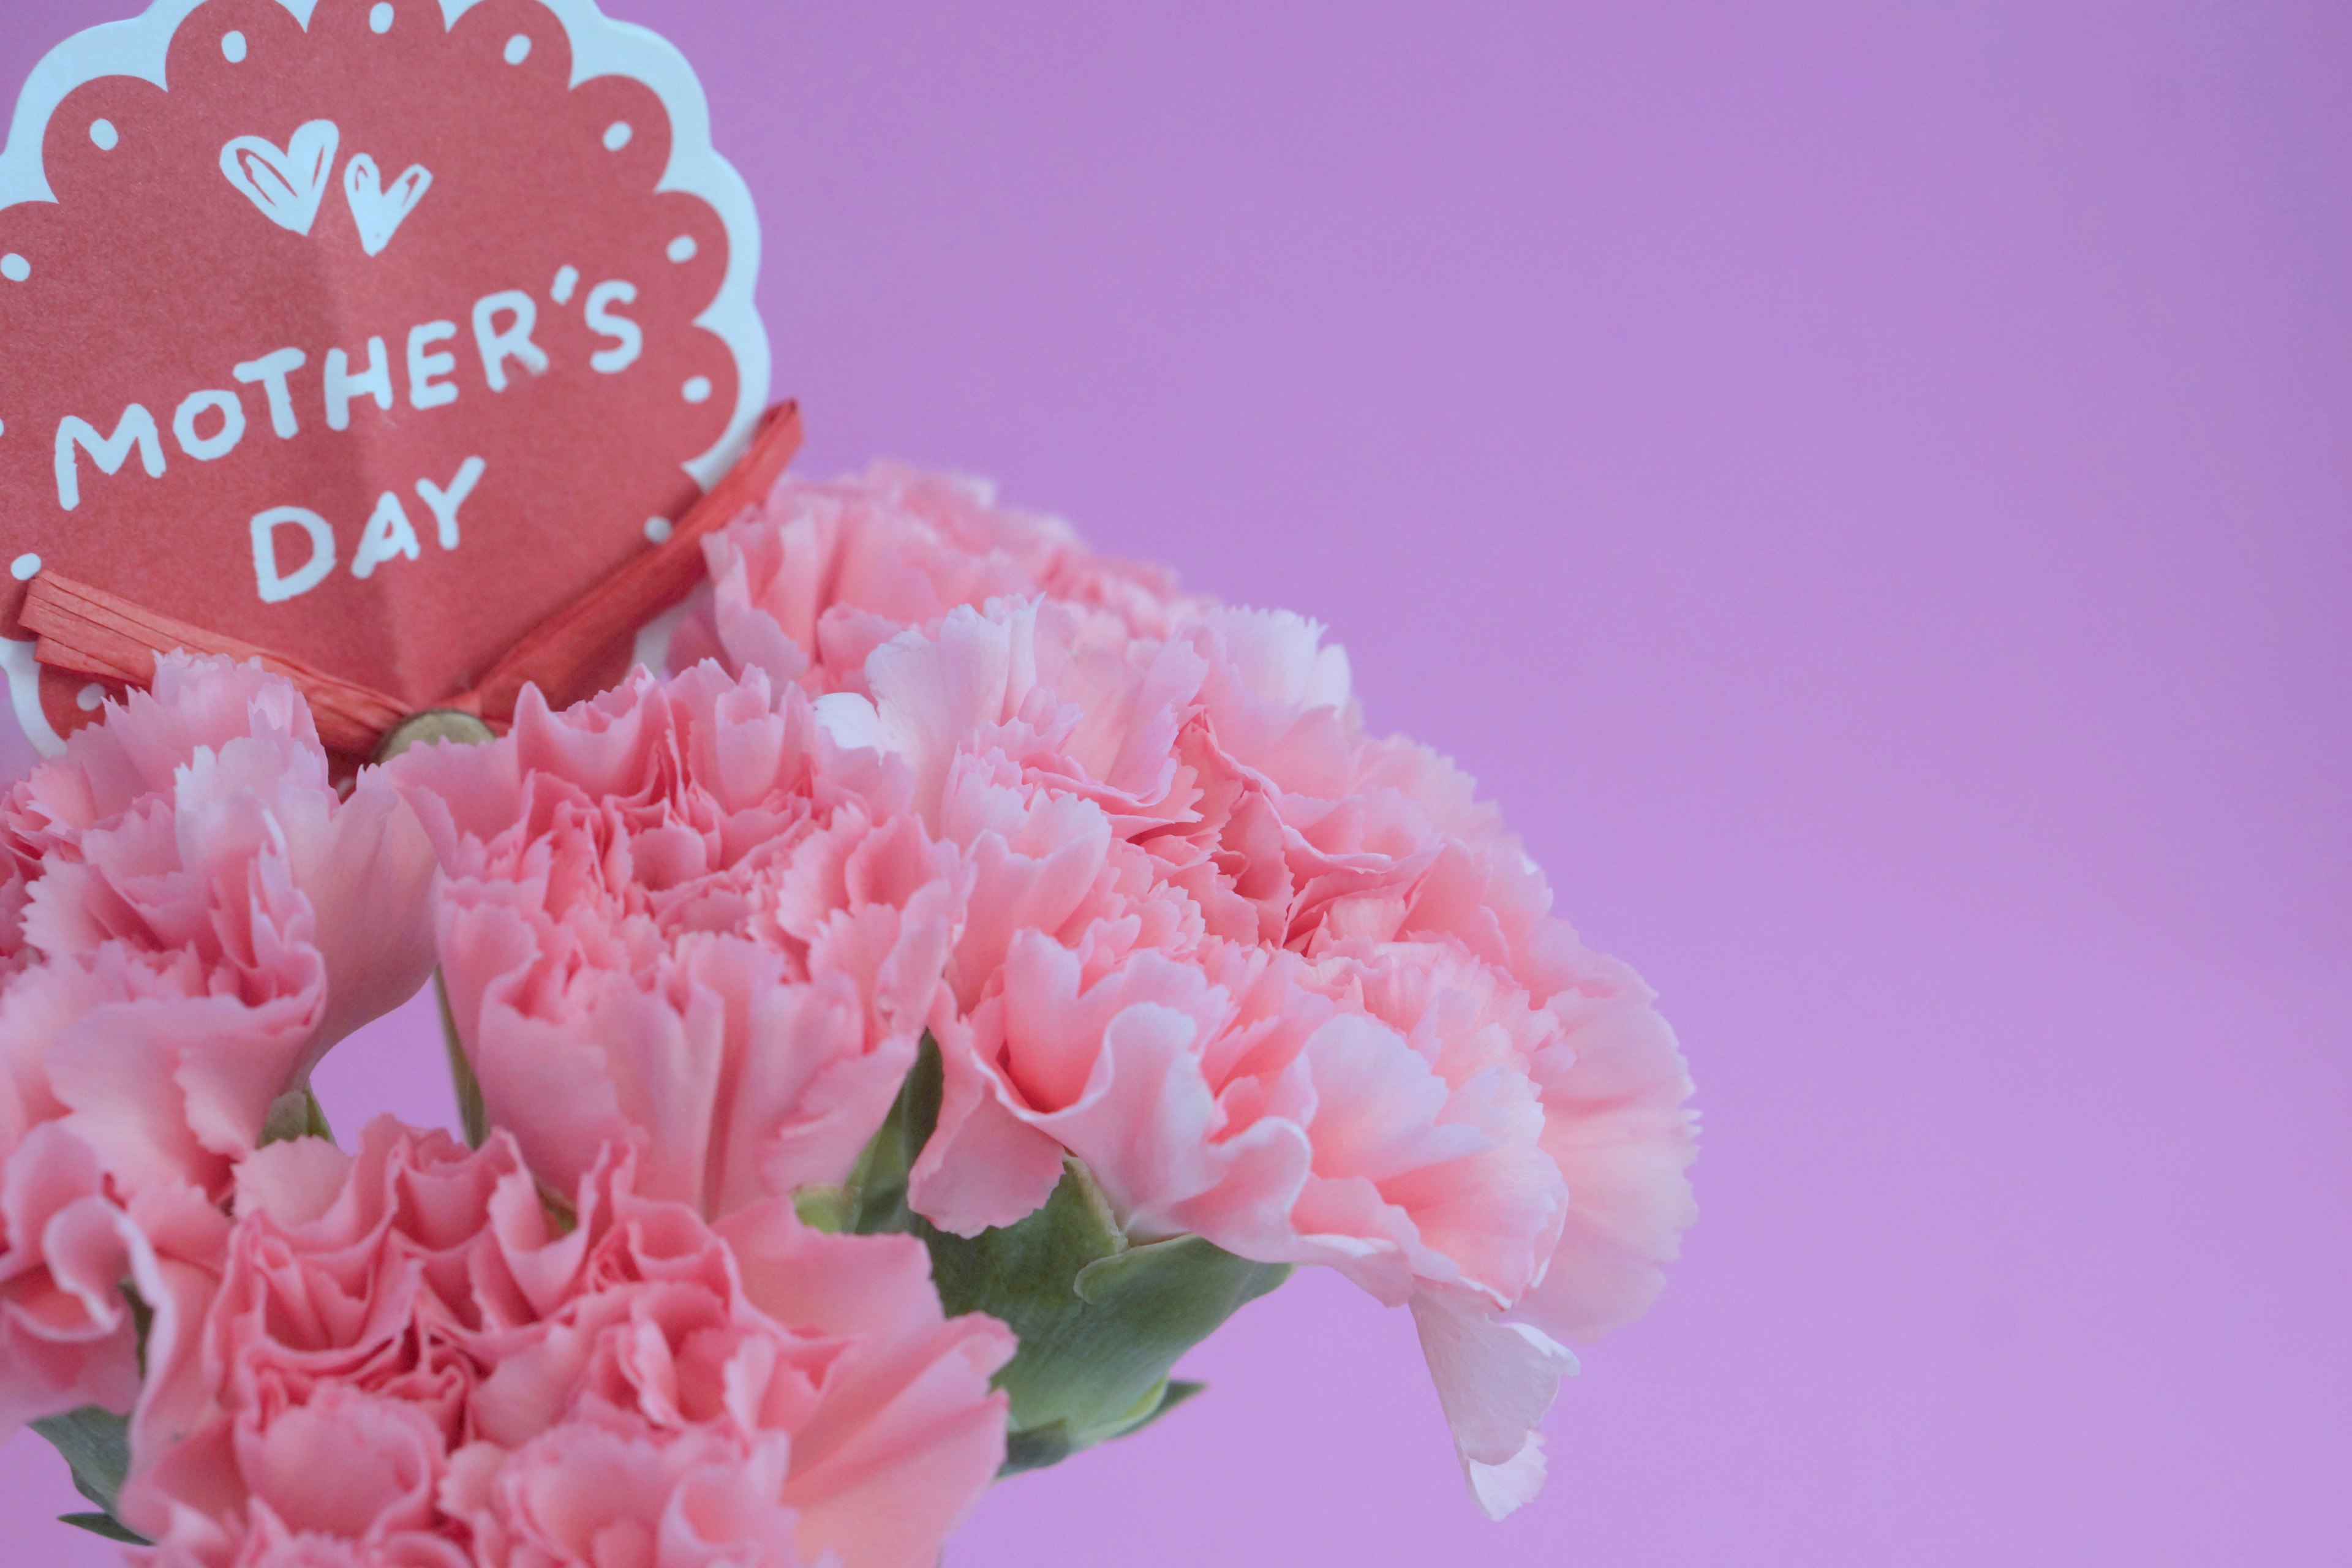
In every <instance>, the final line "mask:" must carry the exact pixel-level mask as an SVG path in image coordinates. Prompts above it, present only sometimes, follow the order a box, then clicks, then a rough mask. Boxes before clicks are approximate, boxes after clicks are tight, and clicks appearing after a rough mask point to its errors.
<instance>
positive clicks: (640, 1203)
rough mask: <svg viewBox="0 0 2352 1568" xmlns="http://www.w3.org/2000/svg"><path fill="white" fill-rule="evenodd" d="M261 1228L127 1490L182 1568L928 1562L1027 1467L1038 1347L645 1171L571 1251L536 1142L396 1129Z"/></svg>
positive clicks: (908, 1271) (310, 1158)
mask: <svg viewBox="0 0 2352 1568" xmlns="http://www.w3.org/2000/svg"><path fill="white" fill-rule="evenodd" d="M237 1207H238V1217H237V1220H236V1226H235V1230H234V1232H233V1234H232V1235H231V1237H230V1238H229V1242H228V1247H227V1254H228V1261H227V1265H226V1271H225V1274H224V1277H223V1279H222V1281H221V1285H220V1289H219V1290H218V1292H217V1294H216V1296H215V1298H214V1300H212V1302H211V1304H210V1307H209V1310H207V1311H206V1313H205V1317H204V1321H203V1326H202V1331H201V1334H200V1335H199V1336H197V1340H196V1342H195V1343H194V1345H193V1346H190V1347H184V1348H183V1349H182V1350H181V1351H180V1356H181V1359H182V1360H184V1361H192V1362H194V1363H195V1364H196V1365H197V1366H198V1368H199V1369H200V1373H199V1375H198V1376H197V1377H196V1378H195V1379H194V1380H193V1383H194V1389H195V1397H194V1398H193V1399H190V1398H188V1397H186V1396H185V1394H183V1395H182V1396H181V1397H180V1399H179V1400H178V1402H177V1403H176V1404H175V1405H173V1408H171V1409H169V1410H168V1411H166V1410H163V1409H156V1410H154V1411H152V1413H143V1414H152V1419H151V1420H149V1421H148V1422H147V1423H146V1424H145V1425H144V1426H142V1428H141V1435H140V1447H139V1451H138V1453H137V1455H136V1458H137V1461H138V1464H137V1468H136V1470H135V1472H134V1479H133V1480H132V1481H131V1485H130V1486H129V1487H128V1488H127V1489H125V1492H124V1497H123V1505H124V1515H125V1518H126V1519H127V1520H128V1521H130V1522H131V1524H132V1525H133V1526H134V1527H135V1528H139V1529H142V1530H143V1531H146V1532H147V1533H149V1534H150V1535H151V1536H152V1538H153V1539H154V1540H155V1542H157V1545H156V1550H155V1553H154V1562H155V1563H156V1564H157V1565H158V1568H232V1565H234V1568H247V1565H250V1564H259V1563H271V1564H277V1563H286V1564H301V1565H305V1568H308V1565H310V1564H329V1565H341V1564H345V1563H349V1564H362V1563H363V1564H367V1565H369V1568H379V1565H383V1568H457V1565H458V1564H461V1563H463V1564H475V1565H488V1568H542V1565H551V1564H557V1563H583V1564H585V1563H595V1564H599V1565H600V1568H601V1565H603V1564H610V1563H620V1564H637V1563H644V1564H649V1565H654V1568H672V1565H675V1568H703V1565H711V1568H716V1565H718V1564H727V1565H730V1568H736V1565H742V1564H759V1565H761V1568H770V1565H772V1568H792V1565H794V1564H800V1563H812V1564H813V1563H819V1562H832V1563H839V1564H841V1565H842V1568H929V1564H931V1563H933V1561H934V1560H935V1559H936V1557H937V1555H938V1552H939V1549H940V1542H942V1541H943V1540H944V1539H945V1537H946V1535H947V1534H948V1532H949V1531H950V1530H951V1529H952V1528H953V1527H954V1525H955V1523H956V1522H957V1521H958V1520H960V1519H961V1516H962V1514H963V1513H964V1512H965V1511H966V1510H968V1509H969V1507H970V1506H971V1503H972V1501H973V1500H975V1499H976V1498H977V1497H978V1495H979V1493H980V1491H981V1490H982V1488H983V1487H984V1486H985V1485H986V1484H987V1482H988V1480H989V1479H990V1478H991V1477H992V1475H993V1474H994V1472H995V1470H996V1468H997V1467H998V1465H999V1464H1000V1463H1002V1461H1003V1452H1004V1437H1003V1423H1004V1400H1003V1395H1002V1394H992V1393H991V1392H990V1391H989V1387H988V1384H989V1379H990V1376H991V1374H992V1373H993V1372H994V1371H995V1370H996V1368H997V1367H998V1366H999V1365H1001V1364H1002V1363H1003V1361H1004V1360H1005V1359H1006V1358H1007V1357H1008V1356H1009V1355H1010V1354H1011V1353H1012V1349H1013V1345H1012V1339H1011V1336H1010V1334H1008V1333H1007V1332H1006V1331H1004V1329H1003V1327H1002V1326H1001V1325H999V1324H997V1323H995V1322H994V1321H991V1320H989V1319H985V1318H977V1317H973V1318H963V1319H958V1320H955V1321H947V1320H946V1319H944V1318H943V1317H942V1315H941V1313H940V1308H939V1302H938V1298H937V1297H936V1296H935V1295H934V1294H933V1292H932V1290H931V1288H930V1284H929V1264H928V1260H927V1259H926V1258H925V1256H924V1253H923V1249H922V1247H921V1245H920V1243H919V1242H917V1241H915V1240H913V1239H912V1238H911V1237H828V1236H824V1235H821V1234H819V1233H816V1232H814V1231H810V1230H808V1229H806V1228H805V1227H803V1226H802V1225H801V1224H800V1222H799V1221H798V1220H797V1219H796V1218H794V1217H793V1214H792V1211H791V1208H790V1205H788V1204H782V1203H772V1204H763V1205H754V1206H752V1207H751V1208H747V1209H745V1210H742V1211H741V1212H740V1213H738V1214H737V1215H733V1216H731V1217H730V1220H729V1221H728V1222H727V1223H726V1224H725V1226H722V1227H720V1228H719V1229H717V1230H714V1229H713V1228H711V1227H710V1226H707V1225H705V1224H704V1222H703V1221H702V1220H701V1219H700V1218H699V1217H698V1216H697V1215H696V1214H695V1213H694V1211H693V1210H692V1209H691V1208H688V1207H687V1206H684V1205H677V1204H669V1203H662V1202H656V1201H654V1200H651V1199H647V1198H645V1197H641V1196H639V1195H638V1194H636V1192H635V1181H634V1162H633V1157H632V1156H629V1155H627V1154H623V1155H622V1156H621V1157H620V1158H619V1159H617V1161H615V1160H612V1159H603V1160H600V1161H599V1162H598V1163H597V1164H596V1166H595V1167H594V1169H593V1171H592V1172H591V1173H590V1174H589V1176H588V1177H587V1178H586V1179H585V1180H583V1183H582V1184H581V1185H580V1186H579V1188H578V1189H577V1201H576V1224H574V1225H573V1226H572V1227H571V1228H570V1229H569V1230H565V1231H559V1230H558V1228H557V1227H556V1226H553V1225H552V1224H551V1223H550V1221H549V1219H548V1217H547V1215H546V1213H545V1211H544V1210H543V1208H542V1207H541V1197H540V1195H539V1189H538V1187H537V1186H536V1184H534V1181H533V1179H532V1176H531V1174H530V1172H529V1171H528V1170H527V1169H526V1168H525V1166H524V1165H523V1163H522V1161H521V1158H520V1153H519V1152H518V1150H517V1146H516V1144H515V1142H514V1141H513V1140H512V1139H510V1138H509V1137H508V1136H506V1135H505V1134H503V1133H496V1134H493V1135H492V1137H491V1139H490V1141H489V1142H488V1143H486V1144H485V1145H484V1147H483V1148H482V1149H480V1150H479V1151H477V1152H467V1151H466V1150H464V1149H462V1148H460V1147H458V1146H457V1145H456V1144H454V1143H452V1142H450V1141H449V1140H448V1139H447V1138H446V1137H445V1136H444V1135H442V1134H440V1133H437V1132H416V1131H410V1130H407V1129H404V1128H402V1127H400V1126H399V1125H398V1124H397V1123H395V1122H394V1121H391V1120H390V1119H384V1120H382V1121H377V1122H376V1123H374V1124H373V1125H372V1126H371V1127H370V1128H369V1129H368V1130H367V1132H366V1134H365V1136H364V1138H363V1139H362V1147H361V1151H360V1152H359V1154H358V1155H357V1156H356V1157H347V1156H345V1155H343V1154H341V1152H338V1151H336V1150H335V1149H333V1148H332V1147H331V1146H330V1145H327V1144H325V1143H323V1142H319V1141H316V1140H302V1141H299V1142H291V1143H283V1144H275V1145H272V1146H270V1147H269V1148H267V1149H264V1150H262V1151H260V1152H258V1153H257V1154H256V1155H254V1156H253V1157H252V1158H251V1159H250V1160H248V1161H247V1163H246V1164H245V1166H244V1168H243V1169H242V1170H241V1172H240V1173H239V1191H238V1199H237ZM190 1382H191V1380H188V1379H184V1378H183V1379H180V1380H179V1384H178V1386H179V1387H181V1388H183V1389H185V1388H186V1387H187V1386H189V1384H190Z"/></svg>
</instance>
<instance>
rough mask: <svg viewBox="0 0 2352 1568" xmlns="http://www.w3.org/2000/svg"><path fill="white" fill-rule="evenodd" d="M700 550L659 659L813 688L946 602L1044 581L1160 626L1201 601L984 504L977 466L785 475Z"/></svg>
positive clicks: (847, 674)
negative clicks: (685, 608)
mask: <svg viewBox="0 0 2352 1568" xmlns="http://www.w3.org/2000/svg"><path fill="white" fill-rule="evenodd" d="M703 552H704V554H705V555H706V557H707V558H708V561H709V570H710V584H711V585H710V588H709V591H708V592H707V593H706V594H705V595H701V596H699V597H698V599H697V600H696V602H695V605H694V607H693V609H692V610H691V611H690V612H689V614H688V616H687V618H686V620H685V622H684V623H683V624H682V625H681V626H680V627H679V628H678V632H677V640H676V641H675V642H674V643H673V644H672V651H671V658H670V665H671V668H674V669H684V668H688V667H690V666H692V665H693V664H695V663H696V662H697V661H698V660H700V659H703V658H716V659H718V660H719V662H721V663H722V664H725V665H726V666H727V667H728V668H730V669H734V670H741V669H745V668H761V669H764V670H766V671H767V672H768V675H769V677H770V678H771V679H773V680H774V681H775V682H776V683H777V684H779V685H782V684H783V683H784V682H787V681H800V682H802V683H803V685H805V686H807V688H808V689H810V690H811V691H814V692H825V691H834V690H843V689H848V690H863V689H865V675H864V671H865V665H866V656H867V655H868V654H870V653H872V652H873V651H874V649H876V648H877V647H881V646H882V645H883V644H884V643H886V642H887V641H889V640H890V638H892V637H895V636H897V635H898V633H899V632H901V631H904V630H906V629H908V627H916V628H924V629H928V628H929V627H931V626H936V625H937V624H938V622H939V621H940V617H941V616H945V615H946V614H947V612H948V611H950V610H951V609H954V608H956V607H957V606H959V605H971V606H977V605H984V604H986V603H987V602H988V601H989V600H991V599H993V598H998V597H1011V598H1029V597H1034V596H1035V595H1041V594H1042V595H1047V596H1049V597H1051V598H1054V599H1055V600H1058V601H1061V602H1063V603H1065V604H1067V605H1072V606H1075V607H1078V608H1081V609H1083V610H1084V611H1086V612H1087V614H1088V615H1089V616H1098V617H1102V618H1105V619H1107V620H1108V621H1109V622H1111V623H1112V624H1115V625H1116V626H1118V628H1119V629H1120V630H1121V632H1122V633H1124V634H1135V635H1147V636H1153V637H1160V636H1164V635H1166V633H1167V631H1168V629H1169V628H1170V626H1171V625H1173V624H1174V623H1175V622H1176V621H1178V620H1180V619H1182V618H1184V617H1186V616H1189V615H1190V614H1192V612H1193V610H1194V608H1195V607H1196V606H1197V605H1200V603H1201V602H1200V601H1197V600H1192V599H1190V598H1187V597H1186V596H1184V595H1181V594H1179V593H1178V592H1177V590H1176V586H1175V583H1174V581H1173V579H1172V578H1171V577H1170V576H1169V575H1168V574H1166V573H1164V572H1161V571H1159V570H1158V569H1156V568H1153V567H1149V566H1142V565H1138V564H1134V563H1128V562H1122V561H1114V560H1110V559H1108V558H1106V557H1103V556H1098V555H1096V554H1095V553H1093V552H1091V551H1089V550H1087V548H1086V546H1085V545H1084V544H1082V543H1081V542H1079V540H1078V537H1077V535H1076V533H1075V532H1074V531H1072V530H1071V529H1070V527H1069V525H1068V524H1067V523H1065V522H1063V521H1060V520H1059V519H1056V518H1046V517H1039V516H1034V515H1032V514H1029V513H1025V512H1020V511H1014V510H1008V509H1004V508H1001V507H999V506H997V505H996V503H995V497H994V494H993V492H992V489H991V488H990V487H989V486H988V485H986V484H985V483H983V482H982V481H979V480H974V479H957V478H952V477H948V476H943V475H936V474H927V473H923V472H921V471H919V470H918V469H914V468H907V467H905V466H903V465H900V464H895V463H877V464H875V465H874V466H873V467H872V468H868V469H867V470H866V472H865V473H864V474H862V475H858V476H855V477H852V478H847V479H839V480H835V481H834V482H833V483H830V484H814V483H811V482H809V481H807V480H805V479H795V478H793V477H790V476H787V477H786V478H785V479H783V480H782V482H780V483H779V484H778V485H777V486H776V489H775V490H774V491H773V492H772V494H771V495H770V496H769V497H768V499H767V500H765V501H764V502H763V503H761V505H760V506H758V507H755V508H753V509H752V510H751V511H749V512H747V513H746V514H745V515H744V516H742V517H740V518H739V519H737V520H735V521H733V522H731V523H730V524H729V526H728V527H726V528H725V529H722V530H721V531H719V532H717V533H715V534H713V535H711V536H710V537H709V539H708V540H707V541H705V542H704V544H703Z"/></svg>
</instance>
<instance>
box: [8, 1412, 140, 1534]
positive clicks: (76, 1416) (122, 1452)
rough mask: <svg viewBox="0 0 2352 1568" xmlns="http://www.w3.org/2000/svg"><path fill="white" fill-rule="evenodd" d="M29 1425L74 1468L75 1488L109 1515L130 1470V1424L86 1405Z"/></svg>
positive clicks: (122, 1418) (48, 1416)
mask: <svg viewBox="0 0 2352 1568" xmlns="http://www.w3.org/2000/svg"><path fill="white" fill-rule="evenodd" d="M32 1426H33V1430H34V1431H36V1432H38V1433H39V1434H40V1435H41V1436H44V1437H47V1439H48V1440H49V1445H50V1447H54V1448H56V1449H57V1451H58V1453H60V1454H63V1455H64V1456H65V1458H66V1463H67V1464H68V1466H70V1467H71V1468H72V1469H73V1479H74V1489H75V1490H76V1491H78V1492H79V1493H81V1495H82V1496H84V1497H86V1498H88V1499H89V1500H90V1501H92V1502H94V1503H96V1504H97V1505H98V1506H99V1507H100V1508H102V1509H104V1510H106V1511H107V1512H108V1513H109V1514H111V1513H112V1512H113V1511H114V1499H115V1495H116V1494H117V1493H118V1492H120V1491H121V1489H122V1478H123V1477H124V1476H126V1475H128V1474H129V1473H130V1470H131V1423H130V1421H129V1420H128V1419H127V1418H125V1417H123V1416H121V1415H116V1414H115V1413H114V1412H113V1411H111V1410H103V1409H100V1407H99V1406H97V1405H83V1406H82V1407H81V1408H80V1409H79V1410H72V1411H68V1412H67V1413H66V1414H65V1415H45V1416H43V1417H41V1419H39V1420H37V1421H36V1422H34V1423H33V1424H32Z"/></svg>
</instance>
